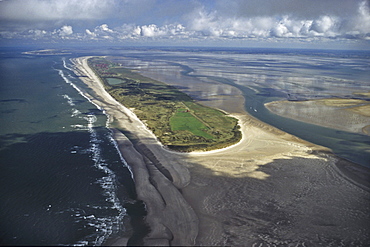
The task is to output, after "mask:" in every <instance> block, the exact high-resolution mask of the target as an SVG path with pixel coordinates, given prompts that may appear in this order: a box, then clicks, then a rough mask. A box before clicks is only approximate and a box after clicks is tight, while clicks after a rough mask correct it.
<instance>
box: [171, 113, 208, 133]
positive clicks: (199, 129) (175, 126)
mask: <svg viewBox="0 0 370 247" xmlns="http://www.w3.org/2000/svg"><path fill="white" fill-rule="evenodd" d="M170 125H171V130H172V131H173V132H175V131H190V132H191V133H193V134H194V135H196V136H199V137H204V138H206V139H213V138H214V137H213V136H212V135H210V134H208V133H207V132H206V130H207V129H208V127H207V126H206V125H205V124H204V123H202V122H201V121H200V120H199V119H198V118H196V117H195V116H194V115H193V114H191V113H190V112H188V110H187V109H182V108H180V109H177V112H176V113H175V114H174V115H173V116H172V117H171V118H170Z"/></svg>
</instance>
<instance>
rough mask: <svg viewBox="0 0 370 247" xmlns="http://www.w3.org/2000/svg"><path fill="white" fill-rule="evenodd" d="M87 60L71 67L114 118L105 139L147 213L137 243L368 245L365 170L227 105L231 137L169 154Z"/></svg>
mask: <svg viewBox="0 0 370 247" xmlns="http://www.w3.org/2000/svg"><path fill="white" fill-rule="evenodd" d="M87 59H88V57H81V58H76V59H73V60H72V61H73V63H74V65H75V68H74V70H75V73H76V74H77V75H78V76H81V80H82V81H83V82H84V83H85V84H86V85H87V86H88V87H90V88H91V89H92V90H93V91H94V94H89V93H88V92H85V93H86V95H87V97H88V98H89V99H90V100H91V101H92V102H93V103H94V104H96V105H98V106H99V107H101V108H102V109H104V110H105V111H106V113H107V114H108V115H109V116H110V119H111V121H113V120H115V121H116V122H118V123H119V127H117V128H112V132H113V136H114V138H115V140H116V142H117V145H118V148H119V150H120V152H121V154H122V156H123V157H124V159H125V160H126V161H127V163H128V164H129V165H130V167H131V169H132V171H133V176H134V180H135V186H136V190H137V195H138V199H139V200H142V201H144V202H145V204H146V207H147V211H148V215H147V216H146V222H147V224H148V226H149V227H150V230H151V231H150V233H149V234H148V235H147V236H146V237H145V238H144V239H143V243H142V244H143V245H174V246H176V245H177V246H179V245H182V246H194V245H208V246H210V245H237V246H272V245H281V246H290V245H291V246H299V245H300V246H318V245H326V246H328V245H337V246H339V245H341V244H342V245H343V244H344V245H353V246H355V245H356V246H362V245H363V246H365V245H366V243H368V242H369V241H370V234H369V233H370V228H369V225H368V222H370V214H369V207H368V201H369V198H370V193H369V189H368V188H369V184H368V181H369V178H370V175H369V174H370V172H369V170H368V169H366V168H363V167H359V166H357V165H355V164H352V163H350V162H348V161H345V160H342V159H339V158H338V157H336V156H334V155H333V154H332V153H331V152H330V150H329V149H327V148H325V147H321V146H317V145H314V144H312V143H309V142H306V141H304V140H301V139H299V138H297V137H295V136H292V135H290V134H287V133H285V132H283V131H280V130H278V129H276V128H274V127H272V126H270V125H268V124H265V123H263V122H261V121H259V120H257V119H255V118H253V117H251V116H250V115H248V114H247V113H246V112H240V110H238V112H230V111H229V113H230V114H231V115H232V116H234V117H237V118H238V119H239V125H240V126H241V131H242V136H243V138H242V140H241V141H240V142H239V143H237V144H235V145H233V146H230V147H228V148H224V149H221V150H214V151H208V152H191V153H177V152H173V151H170V150H168V149H166V148H164V147H163V146H162V144H161V143H160V142H158V140H157V139H156V137H155V136H154V135H153V133H152V132H151V131H150V130H149V129H148V128H146V126H145V124H144V123H142V122H141V121H140V120H139V119H138V118H137V117H136V115H135V114H134V113H133V112H132V111H131V110H129V109H127V108H126V107H124V106H122V105H121V104H119V103H118V102H116V101H115V100H114V99H113V98H112V97H111V96H110V95H109V94H108V93H107V92H106V91H105V90H104V88H103V86H102V84H101V82H100V81H99V78H97V76H96V75H95V74H94V72H93V71H92V70H91V69H90V68H89V66H88V65H87ZM240 104H243V101H242V100H241V101H240ZM236 108H237V109H240V108H241V107H240V106H238V107H236ZM220 109H221V110H223V109H222V106H220ZM228 110H230V108H228ZM337 164H340V165H339V166H338V165H337ZM348 174H350V176H347V175H348Z"/></svg>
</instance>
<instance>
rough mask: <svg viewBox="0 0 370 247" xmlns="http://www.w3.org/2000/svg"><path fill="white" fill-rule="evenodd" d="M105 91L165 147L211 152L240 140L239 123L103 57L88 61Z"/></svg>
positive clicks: (177, 91)
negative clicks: (131, 113)
mask: <svg viewBox="0 0 370 247" xmlns="http://www.w3.org/2000/svg"><path fill="white" fill-rule="evenodd" d="M88 64H89V66H90V68H92V69H93V70H94V72H95V73H96V75H97V76H98V77H99V78H100V80H101V81H102V82H103V83H104V88H105V90H106V91H107V92H108V93H109V94H110V95H112V96H113V97H114V99H116V100H117V101H118V102H119V103H121V104H123V105H124V106H126V107H128V108H130V109H131V110H132V111H133V112H134V113H135V115H136V116H137V117H138V118H139V119H140V120H141V121H143V122H144V123H145V124H146V125H147V127H148V128H149V129H150V130H151V131H152V132H153V133H154V134H155V135H156V137H157V138H158V139H159V141H160V142H161V143H162V144H163V145H165V146H166V147H168V148H170V149H172V150H176V151H185V152H190V151H195V150H202V151H209V150H214V149H220V148H224V147H227V146H230V145H233V144H235V143H237V142H239V141H240V139H241V132H240V130H239V128H240V126H239V125H238V120H237V119H236V118H234V117H231V116H228V115H227V114H226V113H225V112H223V111H220V110H217V109H213V108H210V107H206V106H204V105H201V104H199V103H197V102H195V101H194V100H193V99H192V98H191V97H189V96H188V95H187V94H185V93H183V92H181V91H179V90H178V89H176V88H175V87H173V86H170V85H167V84H165V83H163V82H160V81H156V80H153V79H151V78H148V77H145V76H142V75H140V74H138V73H136V72H135V71H132V70H129V69H127V68H124V67H122V66H120V65H119V64H117V63H113V62H111V61H109V60H107V59H106V58H103V57H93V58H90V59H89V60H88Z"/></svg>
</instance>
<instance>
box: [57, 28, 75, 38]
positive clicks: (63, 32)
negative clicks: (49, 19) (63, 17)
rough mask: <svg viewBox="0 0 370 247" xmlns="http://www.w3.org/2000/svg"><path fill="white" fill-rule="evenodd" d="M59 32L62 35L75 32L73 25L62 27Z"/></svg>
mask: <svg viewBox="0 0 370 247" xmlns="http://www.w3.org/2000/svg"><path fill="white" fill-rule="evenodd" d="M57 33H58V34H59V35H60V36H69V35H71V34H73V30H72V27H71V26H63V27H61V28H60V29H59V30H58V31H57Z"/></svg>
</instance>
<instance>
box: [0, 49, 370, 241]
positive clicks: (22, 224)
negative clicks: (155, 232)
mask: <svg viewBox="0 0 370 247" xmlns="http://www.w3.org/2000/svg"><path fill="white" fill-rule="evenodd" d="M26 50H27V49H23V50H22V49H12V50H10V49H3V50H1V57H0V77H1V78H0V79H1V80H0V81H1V84H0V86H1V90H0V115H1V128H0V136H1V139H0V140H1V147H0V159H1V162H0V167H1V177H2V179H1V180H0V205H1V206H0V216H1V219H2V221H1V223H0V229H1V231H0V244H2V245H59V244H61V245H73V244H74V245H100V244H102V243H104V242H105V241H106V240H108V239H114V238H115V237H118V236H121V235H122V234H125V232H127V231H130V229H126V228H125V227H130V226H129V224H127V221H129V218H128V216H127V212H126V209H125V207H124V206H125V203H129V205H131V206H130V208H131V209H130V210H132V211H134V214H136V212H135V207H137V210H138V211H140V212H141V213H140V214H143V212H142V211H143V210H142V208H143V205H141V204H140V205H139V204H137V206H136V204H135V201H133V200H132V199H133V198H134V197H135V190H134V184H133V181H132V178H131V173H130V171H129V169H128V168H127V166H126V164H125V162H124V161H123V160H122V159H121V157H120V155H119V154H118V152H117V149H116V147H115V143H114V141H113V140H112V137H111V133H110V131H109V130H108V129H107V128H106V127H107V126H106V125H107V116H106V115H105V114H104V111H102V110H101V109H98V108H97V107H96V106H95V105H93V104H92V103H91V102H89V100H88V99H86V98H85V97H83V93H84V92H89V93H92V92H91V90H89V89H88V88H86V86H85V85H84V84H83V83H82V82H81V81H80V80H79V78H77V77H75V76H74V74H73V73H72V72H71V71H70V70H69V69H68V68H69V66H71V65H70V63H69V58H72V57H79V56H83V55H94V54H96V55H114V56H117V57H116V60H117V61H120V62H121V63H123V64H124V65H125V66H127V67H131V68H134V69H137V70H138V71H140V72H142V73H143V74H145V75H148V76H150V77H152V78H154V79H158V80H161V81H164V82H167V83H169V84H172V85H174V86H176V87H178V88H180V89H181V90H183V91H184V92H186V93H188V94H190V95H191V96H192V97H194V98H195V99H197V100H199V101H200V102H202V103H204V104H206V105H210V106H213V107H218V108H221V109H224V110H226V111H229V112H240V111H242V110H243V108H244V109H245V110H247V111H248V112H249V113H250V114H252V115H254V116H256V117H257V118H259V119H261V120H262V121H265V122H267V123H270V124H272V125H275V126H277V127H278V128H281V129H283V130H285V131H287V132H290V133H292V134H294V135H297V136H299V137H301V138H303V139H306V140H308V141H311V142H314V143H317V144H320V145H324V146H327V147H329V148H332V149H333V150H334V152H335V153H337V154H338V155H339V156H342V157H345V158H349V159H351V160H353V161H355V162H358V163H360V164H363V165H366V163H367V162H368V161H369V162H368V164H370V159H369V152H368V150H369V146H370V143H369V141H368V137H366V136H362V135H356V134H351V133H347V132H341V131H336V130H332V129H327V128H322V127H318V126H314V125H307V124H304V123H301V122H296V121H294V120H290V119H285V118H282V117H278V116H276V115H274V114H271V113H270V112H269V111H267V110H266V108H265V107H264V103H266V102H269V101H272V100H279V99H287V98H289V99H303V98H309V99H310V98H325V97H332V96H338V97H353V96H354V93H356V92H366V91H370V84H369V80H368V78H369V76H368V71H369V68H370V65H369V63H370V62H369V61H370V59H369V58H370V54H369V53H368V52H352V51H351V52H347V51H346V52H336V51H306V50H271V49H270V50H268V49H267V50H266V49H213V48H212V49H211V48H209V49H208V48H207V49H206V48H184V49H178V48H168V49H167V48H165V49H164V48H162V49H157V48H156V49H149V48H141V49H128V48H127V49H117V48H115V49H110V48H102V47H98V48H97V49H92V48H85V49H83V48H75V49H71V54H70V55H65V56H63V55H60V56H32V55H23V54H21V52H22V51H26ZM28 50H34V49H28ZM242 95H243V96H244V97H245V99H246V102H245V105H243V104H242V102H243V97H242ZM128 165H129V164H128ZM144 213H145V212H144ZM139 218H140V217H139Z"/></svg>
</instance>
